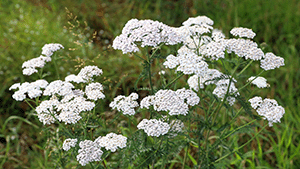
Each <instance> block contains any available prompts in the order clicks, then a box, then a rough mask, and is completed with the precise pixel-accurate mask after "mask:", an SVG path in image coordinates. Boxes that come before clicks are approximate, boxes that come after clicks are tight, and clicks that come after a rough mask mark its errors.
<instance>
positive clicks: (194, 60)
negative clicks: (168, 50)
mask: <svg viewBox="0 0 300 169" xmlns="http://www.w3.org/2000/svg"><path fill="white" fill-rule="evenodd" d="M166 59H167V60H166V61H165V62H164V63H163V65H164V66H165V67H166V68H170V69H173V68H175V67H176V66H178V65H179V66H178V67H177V69H176V71H181V72H183V73H184V74H196V75H200V76H201V75H203V74H204V73H205V72H206V71H207V69H208V64H207V63H206V62H205V61H204V60H203V58H202V57H199V56H198V55H196V54H195V53H194V52H193V51H191V50H190V49H188V48H187V47H186V46H182V47H181V48H180V49H179V50H178V55H177V56H174V55H169V56H167V58H166Z"/></svg>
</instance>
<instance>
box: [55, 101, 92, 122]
mask: <svg viewBox="0 0 300 169" xmlns="http://www.w3.org/2000/svg"><path fill="white" fill-rule="evenodd" d="M94 107H95V103H94V102H91V101H86V99H85V98H84V97H82V96H77V97H74V99H73V100H69V101H66V102H61V103H60V104H59V105H58V106H57V111H58V112H59V111H60V114H59V115H58V117H57V118H58V120H59V121H62V122H65V124H75V123H77V122H78V121H79V120H80V119H81V118H82V117H81V116H80V113H81V112H84V111H91V110H92V109H93V108H94Z"/></svg>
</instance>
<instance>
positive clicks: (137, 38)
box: [10, 16, 285, 168]
mask: <svg viewBox="0 0 300 169" xmlns="http://www.w3.org/2000/svg"><path fill="white" fill-rule="evenodd" d="M213 23H214V22H213V21H212V20H211V19H210V18H208V17H206V16H198V17H194V18H189V19H188V20H186V21H185V22H183V23H182V25H183V26H181V27H171V26H168V25H166V24H164V23H161V22H158V21H152V20H138V19H131V20H130V21H128V22H127V23H126V25H125V26H124V28H123V30H122V33H121V34H120V35H119V36H117V37H116V38H115V40H114V41H113V45H112V47H113V48H114V49H117V50H121V51H122V52H123V54H127V53H129V57H136V59H139V60H141V64H142V66H143V70H142V72H141V73H140V75H139V76H138V78H137V80H136V82H135V85H134V88H132V89H131V94H129V95H128V96H126V95H118V96H116V97H115V98H114V99H113V100H112V102H110V103H109V104H107V103H106V102H105V99H106V97H105V91H106V87H105V86H104V85H103V84H102V82H96V81H95V77H97V76H101V75H102V74H103V71H102V70H101V69H100V68H98V67H97V66H95V65H90V66H85V67H84V68H82V69H81V70H80V72H79V73H78V74H77V75H75V74H70V75H68V76H67V77H65V78H64V80H62V79H60V78H61V77H60V75H59V72H58V71H59V70H58V69H57V77H58V80H56V81H52V82H47V81H46V80H45V79H44V78H45V75H44V74H43V71H42V70H43V67H44V65H45V64H46V62H50V61H52V60H53V59H52V57H53V56H52V55H53V54H54V53H55V52H56V51H58V50H60V51H59V52H61V50H63V46H62V45H61V44H46V45H45V46H44V47H43V48H42V55H41V56H40V57H38V58H34V59H31V60H29V61H26V62H24V64H23V66H22V68H23V74H24V75H31V74H33V73H37V74H38V75H39V77H40V79H39V80H37V81H35V82H31V83H29V82H25V83H22V84H20V83H17V84H14V85H13V86H11V88H10V90H15V89H18V91H16V92H15V93H14V95H13V98H14V99H15V100H17V101H23V100H24V101H26V102H27V103H28V104H29V105H30V106H31V107H32V109H34V110H35V112H36V116H37V117H38V119H39V120H40V121H41V122H42V123H43V124H44V125H45V127H46V128H47V130H48V131H51V132H49V133H50V134H49V138H50V140H55V141H52V142H50V141H49V142H48V143H49V144H50V143H51V146H53V149H52V156H53V159H54V161H56V163H55V164H56V165H57V166H59V167H63V168H64V167H66V166H70V165H78V164H76V163H74V161H73V160H71V162H67V160H70V159H72V158H74V159H76V160H77V161H78V163H79V164H80V165H82V166H85V165H87V164H89V165H90V166H91V168H166V167H169V168H172V167H182V168H185V167H186V168H192V167H193V168H215V167H220V166H222V164H220V162H221V161H222V160H224V159H226V158H231V157H232V154H236V153H239V150H240V149H242V148H243V147H244V146H245V145H247V144H248V143H250V142H251V141H252V140H253V139H254V138H255V137H257V136H258V135H259V134H260V133H261V131H263V129H264V128H266V127H267V126H270V127H271V126H272V125H273V123H278V122H280V119H281V118H282V116H283V114H284V113H285V110H284V108H283V107H282V106H280V105H278V103H277V101H276V100H274V99H269V98H265V99H263V98H261V97H259V96H257V95H256V93H257V90H254V87H253V86H255V87H257V88H267V87H270V85H269V84H268V83H267V80H266V79H265V78H264V77H262V76H261V75H262V74H263V73H264V72H266V71H270V70H272V69H275V68H279V67H280V66H283V65H284V59H283V58H281V57H279V56H276V55H275V54H273V53H271V52H268V53H264V52H263V50H262V49H261V48H259V45H258V44H257V43H256V42H254V41H253V40H252V39H253V38H254V37H255V35H256V34H255V33H254V32H253V31H252V30H251V29H248V28H242V27H236V28H233V29H232V30H231V31H230V33H231V35H232V36H233V37H232V38H226V37H225V35H224V34H223V33H222V32H221V30H218V29H214V28H213ZM174 49H175V50H174ZM166 53H167V54H166ZM54 55H55V54H54ZM124 59H126V57H124ZM55 61H56V60H54V62H55ZM257 62H258V63H257ZM257 64H259V65H260V68H259V69H262V70H261V71H260V73H258V74H256V75H253V72H251V71H249V67H250V66H251V65H257ZM108 66H109V65H108ZM120 66H121V65H120ZM103 104H106V105H104V106H105V107H106V108H111V110H112V111H111V112H110V115H109V116H110V117H109V116H108V112H101V111H99V110H98V109H97V108H98V107H99V105H103ZM253 110H255V111H256V113H255V111H253ZM257 114H258V115H259V116H257ZM260 116H261V117H262V119H264V120H267V123H266V124H265V125H263V126H261V129H260V130H259V131H258V132H256V133H253V137H252V138H251V139H250V140H248V141H247V142H246V143H243V144H242V145H238V146H236V145H233V144H231V142H232V139H235V138H234V137H233V136H234V135H235V134H238V133H249V132H253V130H251V128H252V127H253V126H258V123H256V122H257V121H259V120H260V119H261V118H260ZM124 119H125V120H124ZM51 133H52V134H51ZM223 167H224V166H223Z"/></svg>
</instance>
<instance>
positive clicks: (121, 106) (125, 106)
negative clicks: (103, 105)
mask: <svg viewBox="0 0 300 169" xmlns="http://www.w3.org/2000/svg"><path fill="white" fill-rule="evenodd" d="M138 98H139V95H138V94H136V93H131V94H130V95H129V96H128V97H126V96H122V95H119V96H117V97H116V98H114V101H112V102H111V103H110V104H109V107H111V108H113V109H117V110H118V111H119V112H123V114H124V115H125V114H128V115H134V114H135V110H134V108H135V107H138V106H139V104H138V102H137V101H136V100H137V99H138Z"/></svg>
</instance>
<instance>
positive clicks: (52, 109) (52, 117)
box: [35, 97, 60, 125]
mask: <svg viewBox="0 0 300 169" xmlns="http://www.w3.org/2000/svg"><path fill="white" fill-rule="evenodd" d="M59 104H60V103H59V101H58V100H57V98H56V97H52V98H51V99H50V100H44V101H42V102H41V104H40V105H39V106H37V107H36V108H35V111H36V112H37V116H38V118H39V121H40V122H42V123H43V124H44V125H46V124H52V123H54V122H55V121H56V119H57V117H58V115H57V111H56V109H57V106H58V105H59Z"/></svg>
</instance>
